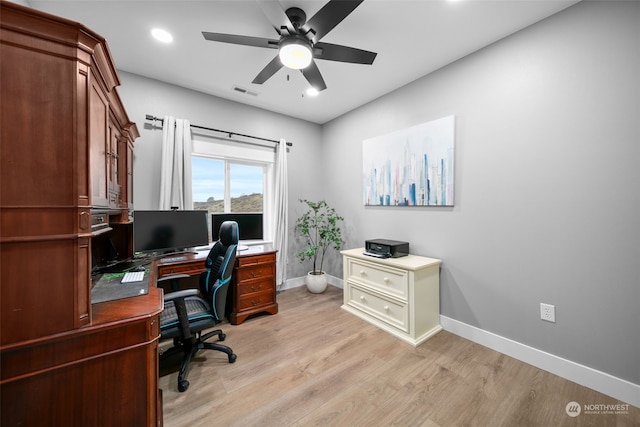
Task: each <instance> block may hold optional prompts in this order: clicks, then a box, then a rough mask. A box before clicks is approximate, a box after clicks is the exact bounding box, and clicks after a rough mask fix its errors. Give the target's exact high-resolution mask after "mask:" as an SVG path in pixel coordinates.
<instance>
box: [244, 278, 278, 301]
mask: <svg viewBox="0 0 640 427" xmlns="http://www.w3.org/2000/svg"><path fill="white" fill-rule="evenodd" d="M267 290H268V291H271V292H273V279H272V278H271V277H269V278H267V279H266V280H247V281H245V282H241V283H238V297H243V296H245V295H249V294H253V293H256V292H263V291H267Z"/></svg>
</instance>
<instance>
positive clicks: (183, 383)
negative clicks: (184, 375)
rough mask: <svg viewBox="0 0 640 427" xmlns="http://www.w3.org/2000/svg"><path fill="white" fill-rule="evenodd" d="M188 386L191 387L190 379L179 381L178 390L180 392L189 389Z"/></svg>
mask: <svg viewBox="0 0 640 427" xmlns="http://www.w3.org/2000/svg"><path fill="white" fill-rule="evenodd" d="M188 388H189V381H187V380H182V381H178V391H180V392H183V391H187V389H188Z"/></svg>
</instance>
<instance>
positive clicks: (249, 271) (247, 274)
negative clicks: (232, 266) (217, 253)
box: [237, 264, 273, 283]
mask: <svg viewBox="0 0 640 427" xmlns="http://www.w3.org/2000/svg"><path fill="white" fill-rule="evenodd" d="M268 277H273V265H264V264H261V265H256V266H254V267H244V268H241V269H238V274H237V280H238V282H239V283H242V282H244V281H246V280H257V279H264V278H268Z"/></svg>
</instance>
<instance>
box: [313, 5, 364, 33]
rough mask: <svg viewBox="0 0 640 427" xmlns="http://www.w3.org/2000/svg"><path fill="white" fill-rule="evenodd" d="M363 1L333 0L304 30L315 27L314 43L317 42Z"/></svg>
mask: <svg viewBox="0 0 640 427" xmlns="http://www.w3.org/2000/svg"><path fill="white" fill-rule="evenodd" d="M363 1H364V0H349V1H346V0H331V1H330V2H329V3H327V4H325V5H324V6H323V7H322V9H320V10H319V11H318V12H317V13H316V14H315V15H313V17H312V18H311V19H309V20H308V21H307V23H306V24H304V25H303V26H302V30H303V32H306V31H309V30H310V29H313V32H315V35H313V37H312V39H313V42H314V43H317V42H318V41H319V40H320V39H321V38H322V37H324V36H325V35H326V34H327V33H328V32H329V31H331V30H333V28H334V27H335V26H336V25H338V24H339V23H340V22H342V20H343V19H344V18H346V17H347V16H349V14H350V13H351V12H353V11H354V9H355V8H356V7H358V6H359V5H360V3H362V2H363ZM311 34H313V33H311ZM311 34H309V35H311Z"/></svg>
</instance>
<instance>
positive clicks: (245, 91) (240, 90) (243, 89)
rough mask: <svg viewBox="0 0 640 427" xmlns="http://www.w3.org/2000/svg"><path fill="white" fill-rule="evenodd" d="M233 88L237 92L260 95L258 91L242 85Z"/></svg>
mask: <svg viewBox="0 0 640 427" xmlns="http://www.w3.org/2000/svg"><path fill="white" fill-rule="evenodd" d="M233 90H235V91H236V92H240V93H244V94H246V95H251V96H258V92H254V91H252V90H248V89H245V88H243V87H240V86H234V87H233Z"/></svg>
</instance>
